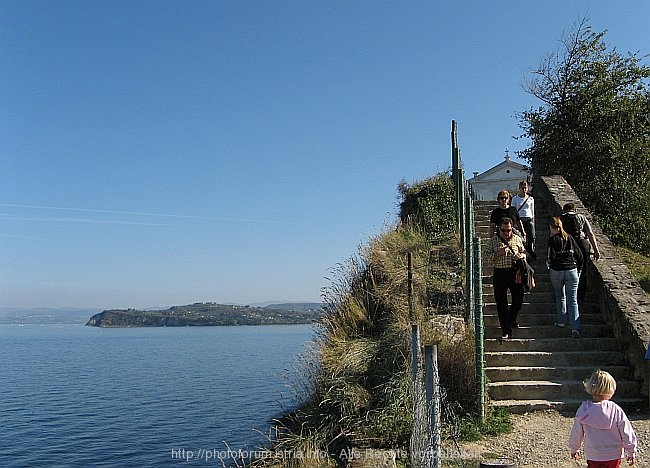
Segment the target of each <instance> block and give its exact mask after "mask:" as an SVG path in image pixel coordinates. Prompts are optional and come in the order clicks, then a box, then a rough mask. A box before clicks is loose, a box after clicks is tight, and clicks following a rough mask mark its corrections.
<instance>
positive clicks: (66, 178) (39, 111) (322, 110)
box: [0, 0, 650, 308]
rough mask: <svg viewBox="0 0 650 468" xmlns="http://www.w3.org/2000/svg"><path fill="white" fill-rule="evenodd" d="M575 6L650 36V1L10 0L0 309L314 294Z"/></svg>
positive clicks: (480, 157) (569, 19) (503, 116)
mask: <svg viewBox="0 0 650 468" xmlns="http://www.w3.org/2000/svg"><path fill="white" fill-rule="evenodd" d="M583 16H588V17H589V18H590V24H591V25H592V27H593V28H594V29H595V30H596V31H602V30H605V29H607V30H608V33H607V35H606V36H605V41H606V42H607V43H609V44H612V45H614V46H616V47H617V49H618V50H619V51H628V50H629V51H633V52H637V51H640V53H641V55H645V54H647V53H649V52H650V50H649V49H650V48H649V47H648V33H647V24H648V23H649V22H650V2H647V0H637V1H621V2H616V5H614V4H612V3H611V2H603V1H586V0H578V1H571V2H567V1H566V0H546V1H544V2H522V1H520V0H517V1H515V0H500V1H494V2H483V1H456V2H440V1H428V2H422V1H412V2H397V1H364V0H361V1H339V0H328V1H320V0H309V1H308V0H302V1H297V0H296V1H288V0H276V1H262V0H257V1H241V0H236V1H235V0H214V1H206V0H192V1H138V2H131V1H121V0H115V1H99V0H97V1H86V0H67V1H61V0H44V1H34V0H18V1H14V0H2V1H1V2H0V43H2V47H1V48H0V108H1V109H2V112H1V113H0V307H89V308H126V307H136V308H137V307H155V306H170V305H177V304H187V303H192V302H202V301H215V302H235V303H240V304H252V303H258V302H263V301H269V300H287V301H319V300H320V298H321V289H322V288H323V287H327V286H328V285H329V284H330V282H329V280H328V279H327V278H331V277H332V276H335V275H334V274H333V271H332V270H333V269H335V268H336V265H337V264H339V263H342V262H345V261H346V260H347V259H348V258H349V257H350V256H351V255H354V254H355V253H356V252H357V249H358V247H359V246H360V245H364V244H367V242H368V239H369V238H371V237H372V236H375V235H377V234H379V233H380V232H382V231H383V230H384V229H386V228H387V227H388V226H391V225H392V224H393V223H394V220H395V217H396V213H397V202H398V200H397V190H396V187H397V185H398V183H399V182H400V181H401V180H402V179H404V180H406V181H408V182H413V181H415V180H419V179H422V178H425V177H428V176H430V175H433V174H435V173H437V172H440V171H443V170H447V169H448V168H449V166H450V129H451V120H452V119H455V120H456V121H457V122H458V128H459V135H458V136H459V144H460V148H461V152H462V156H463V160H464V163H465V167H466V170H467V173H468V174H471V173H472V172H474V171H479V172H480V171H484V170H486V169H488V168H490V167H492V166H493V165H495V164H497V163H499V162H500V161H501V160H502V158H503V154H504V151H505V148H509V149H510V151H511V154H513V153H514V151H516V150H519V149H523V148H524V147H526V145H527V144H528V142H527V141H525V140H514V139H513V136H516V135H518V134H519V133H520V129H519V127H518V121H517V118H516V116H515V113H516V112H517V111H521V110H525V109H528V108H530V107H531V106H537V105H539V103H538V102H537V101H536V100H535V99H534V98H533V97H532V96H529V95H528V94H526V93H525V92H524V91H523V90H522V83H523V81H524V79H525V77H526V76H527V75H528V71H529V70H530V69H532V68H533V67H535V66H537V65H538V64H539V63H540V61H541V59H542V58H543V56H544V55H545V54H547V53H549V52H553V51H554V50H556V48H557V47H558V44H559V40H560V38H561V36H562V33H563V32H564V31H567V30H569V29H570V28H571V27H572V26H573V25H574V24H575V23H576V22H577V21H579V20H580V19H581V18H582V17H583Z"/></svg>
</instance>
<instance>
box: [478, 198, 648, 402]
mask: <svg viewBox="0 0 650 468" xmlns="http://www.w3.org/2000/svg"><path fill="white" fill-rule="evenodd" d="M496 206H497V204H496V202H487V201H476V202H474V227H475V232H476V234H477V235H478V236H480V237H481V238H482V245H483V246H485V245H486V242H487V238H488V226H489V223H490V212H491V211H492V210H493V209H494V208H496ZM535 210H536V211H535V220H536V236H537V240H536V252H537V255H538V258H537V260H536V261H531V262H530V264H531V265H532V266H533V268H534V269H535V279H536V283H537V287H536V288H535V289H534V290H533V291H531V292H530V293H526V295H525V296H524V305H523V307H522V310H521V312H520V313H519V317H518V319H517V321H518V322H519V325H520V327H519V328H518V329H515V330H514V331H513V338H512V339H509V340H503V341H502V340H500V336H501V329H500V327H499V318H498V315H497V309H496V304H495V302H494V294H493V288H492V277H491V275H492V264H491V262H490V261H489V256H486V255H485V254H484V256H483V258H484V261H483V315H484V327H485V345H484V348H485V374H486V378H487V381H488V395H489V398H490V403H491V404H492V405H493V406H498V407H505V408H507V409H509V411H511V412H513V413H523V412H526V411H533V410H541V409H550V408H552V409H557V410H559V411H563V410H564V411H575V410H576V409H577V408H578V406H579V405H580V403H581V402H582V401H584V400H585V399H587V398H588V395H587V394H586V393H585V391H584V386H583V384H582V382H583V381H584V380H585V379H586V378H588V377H589V375H590V374H591V373H592V372H593V370H595V369H603V370H606V371H608V372H609V373H610V374H612V375H613V376H614V378H615V379H616V381H617V390H616V394H615V395H614V398H613V399H612V400H613V401H616V402H617V403H618V404H619V405H621V406H623V407H624V408H630V409H631V408H639V407H642V406H643V404H644V399H643V398H642V397H641V394H640V384H639V383H638V382H637V381H635V380H634V379H633V374H634V372H633V369H632V367H630V366H629V365H628V364H627V362H626V358H625V355H624V353H623V351H622V347H621V346H620V344H619V343H618V342H617V340H616V339H615V338H614V334H613V333H612V332H611V330H610V328H609V327H608V326H607V324H606V323H605V321H604V319H603V317H602V315H601V313H600V310H599V306H598V304H597V303H596V302H594V301H593V298H592V297H593V296H594V295H593V294H590V293H589V292H588V293H587V298H586V301H585V302H584V303H580V320H581V327H580V328H581V338H579V339H575V338H571V332H570V330H569V328H558V327H556V326H554V322H555V292H554V290H553V286H552V285H551V281H550V278H549V273H548V270H547V269H546V266H545V263H544V262H545V259H546V245H547V244H546V242H547V239H548V220H549V213H548V211H547V210H546V208H545V207H544V206H543V205H542V204H541V203H540V202H539V201H538V200H535ZM590 298H591V300H590Z"/></svg>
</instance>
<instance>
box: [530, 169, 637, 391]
mask: <svg viewBox="0 0 650 468" xmlns="http://www.w3.org/2000/svg"><path fill="white" fill-rule="evenodd" d="M533 195H534V196H535V198H536V199H540V200H541V201H542V202H543V203H544V205H545V206H546V207H547V208H548V212H549V214H550V215H551V216H557V215H559V214H560V213H561V211H562V207H563V206H564V204H565V203H575V205H576V211H577V212H578V213H581V214H583V215H584V216H585V217H586V218H587V219H588V220H589V223H590V224H591V227H592V230H593V232H594V234H595V235H596V240H597V242H598V247H599V250H600V253H601V257H600V260H598V261H596V262H594V268H591V269H590V271H589V274H590V277H589V284H590V285H591V287H590V290H589V291H588V294H595V295H596V297H597V300H598V303H599V305H600V310H601V312H602V313H603V314H604V316H605V319H606V320H607V323H608V324H609V325H610V326H611V327H612V329H613V330H614V333H615V335H616V337H617V338H618V339H619V341H620V343H621V345H622V346H623V349H624V350H625V353H626V354H627V359H628V361H629V363H630V364H631V365H632V366H633V367H634V375H635V378H636V379H637V380H639V381H641V382H643V384H642V387H641V388H642V392H643V393H644V394H645V395H649V396H650V390H649V385H650V362H648V361H646V360H645V359H644V356H645V353H646V351H647V349H648V341H649V340H650V298H649V297H648V295H647V294H646V293H645V291H644V290H643V289H642V288H641V286H639V283H638V282H637V281H636V280H635V279H634V277H633V276H632V274H631V273H630V270H629V269H628V268H627V266H626V265H625V264H624V263H623V261H622V260H621V258H620V257H619V255H618V254H617V252H616V250H615V249H614V246H613V245H612V243H611V241H610V240H609V238H608V237H607V236H606V235H605V234H603V232H602V230H601V229H600V226H599V225H598V223H597V222H596V221H594V218H593V216H592V215H591V214H590V213H589V212H588V211H587V210H586V208H585V207H584V205H583V204H582V201H581V200H580V199H579V198H578V197H577V195H576V194H575V192H574V191H573V189H572V188H571V186H570V185H569V184H568V183H567V181H566V180H564V178H563V177H562V176H547V177H540V178H539V179H537V180H536V181H535V186H534V193H533Z"/></svg>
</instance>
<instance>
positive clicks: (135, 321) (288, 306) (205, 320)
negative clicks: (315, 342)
mask: <svg viewBox="0 0 650 468" xmlns="http://www.w3.org/2000/svg"><path fill="white" fill-rule="evenodd" d="M322 306H323V304H321V303H317V302H301V303H284V304H271V305H268V306H266V307H252V306H242V305H226V304H217V303H214V302H201V303H199V302H197V303H194V304H189V305H183V306H173V307H170V308H169V309H165V310H136V309H123V310H119V309H112V310H104V311H102V312H100V313H98V314H95V315H93V316H92V317H90V320H88V322H87V323H86V325H87V326H93V327H188V326H197V327H204V326H225V325H293V324H305V323H313V322H315V321H316V320H317V319H318V318H319V317H320V315H321V313H322Z"/></svg>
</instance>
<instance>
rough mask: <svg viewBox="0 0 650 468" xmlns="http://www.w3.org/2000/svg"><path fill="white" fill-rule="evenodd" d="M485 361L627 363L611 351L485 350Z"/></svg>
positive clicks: (513, 363) (539, 364)
mask: <svg viewBox="0 0 650 468" xmlns="http://www.w3.org/2000/svg"><path fill="white" fill-rule="evenodd" d="M485 363H486V366H488V367H504V366H520V365H525V366H530V367H545V366H586V365H591V366H592V367H593V368H594V369H599V368H603V367H607V366H621V365H624V364H627V363H626V361H625V355H624V354H622V353H620V352H613V351H582V350H578V351H555V352H551V351H526V352H509V351H499V352H495V351H487V352H485Z"/></svg>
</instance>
